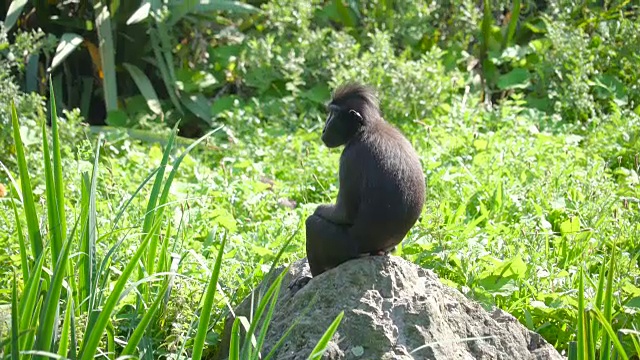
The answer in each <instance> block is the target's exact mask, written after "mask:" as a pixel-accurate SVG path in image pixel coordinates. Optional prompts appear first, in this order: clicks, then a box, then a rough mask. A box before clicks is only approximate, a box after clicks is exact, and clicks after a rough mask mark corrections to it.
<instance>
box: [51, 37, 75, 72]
mask: <svg viewBox="0 0 640 360" xmlns="http://www.w3.org/2000/svg"><path fill="white" fill-rule="evenodd" d="M83 41H84V38H83V37H82V36H80V35H78V34H74V33H64V34H62V36H61V37H60V43H58V47H57V48H56V54H55V55H54V56H53V60H51V66H50V67H49V68H48V69H47V72H49V73H51V72H52V71H53V70H55V68H57V67H58V65H60V64H61V63H62V62H63V61H64V59H66V58H67V56H69V55H70V54H71V53H72V52H73V51H74V50H75V49H76V48H77V47H78V45H80V44H82V42H83Z"/></svg>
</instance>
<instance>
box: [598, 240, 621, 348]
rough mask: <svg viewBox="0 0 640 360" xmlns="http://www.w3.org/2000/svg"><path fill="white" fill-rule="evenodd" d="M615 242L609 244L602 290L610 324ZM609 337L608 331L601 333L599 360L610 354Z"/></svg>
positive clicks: (606, 314) (605, 313) (605, 317)
mask: <svg viewBox="0 0 640 360" xmlns="http://www.w3.org/2000/svg"><path fill="white" fill-rule="evenodd" d="M616 249H617V244H616V243H615V242H614V243H613V244H611V257H610V258H609V268H608V269H607V283H606V287H605V291H604V309H603V313H604V321H606V322H607V323H608V324H611V313H612V310H613V274H614V272H615V263H616ZM611 337H615V335H609V333H608V332H604V333H603V334H602V339H601V342H600V360H608V359H609V358H610V356H611V340H613V339H611Z"/></svg>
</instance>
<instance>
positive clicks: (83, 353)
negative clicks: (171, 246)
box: [79, 222, 161, 360]
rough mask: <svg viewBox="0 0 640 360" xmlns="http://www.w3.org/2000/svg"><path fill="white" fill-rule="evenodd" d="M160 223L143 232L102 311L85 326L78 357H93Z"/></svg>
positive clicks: (86, 358) (84, 358)
mask: <svg viewBox="0 0 640 360" xmlns="http://www.w3.org/2000/svg"><path fill="white" fill-rule="evenodd" d="M160 225H161V222H157V223H156V224H155V225H154V226H153V228H152V232H149V233H147V234H145V237H144V239H143V240H142V242H141V243H140V246H139V247H138V248H137V249H136V252H135V253H134V254H133V256H132V257H131V260H130V261H129V263H128V264H127V266H126V267H125V268H124V270H123V271H122V273H121V274H120V277H119V278H118V281H117V282H116V284H115V285H114V286H113V290H112V291H111V294H109V297H108V298H107V300H106V301H105V304H104V306H103V307H102V311H100V315H98V317H97V319H96V321H95V322H94V323H93V324H92V326H91V327H90V328H89V327H88V328H87V332H86V335H85V340H84V341H83V343H82V347H81V349H80V355H79V358H80V359H82V360H90V359H93V357H94V355H95V353H96V350H97V348H98V343H99V342H100V339H101V338H102V335H103V334H104V331H105V329H106V327H107V323H108V321H109V318H110V317H111V313H112V312H113V310H114V309H115V307H116V305H117V303H118V300H119V298H120V294H122V291H123V290H124V288H125V286H126V284H127V281H128V280H129V277H130V276H131V273H132V272H133V271H134V270H135V269H136V268H137V267H138V261H139V260H140V258H141V257H142V254H143V253H144V252H145V251H146V249H147V246H148V245H149V241H150V240H151V234H152V233H154V232H155V231H156V230H157V229H158V228H159V227H160Z"/></svg>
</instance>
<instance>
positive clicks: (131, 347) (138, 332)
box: [120, 282, 169, 356]
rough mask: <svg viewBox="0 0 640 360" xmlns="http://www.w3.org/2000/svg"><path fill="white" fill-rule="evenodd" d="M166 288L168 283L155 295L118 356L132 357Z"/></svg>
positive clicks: (158, 306)
mask: <svg viewBox="0 0 640 360" xmlns="http://www.w3.org/2000/svg"><path fill="white" fill-rule="evenodd" d="M168 288H169V283H168V282H165V285H164V286H163V287H162V289H161V290H160V291H159V292H158V293H157V294H156V298H155V300H154V301H153V303H152V304H151V307H149V310H147V312H146V314H144V316H143V317H142V320H141V321H140V323H139V324H138V326H136V328H135V330H133V333H132V334H131V336H130V337H129V340H128V341H127V346H125V348H124V349H123V350H122V353H121V354H120V356H128V355H133V353H134V351H135V350H136V348H137V347H138V344H139V343H140V340H141V339H142V336H143V335H144V332H145V331H146V330H147V326H148V325H149V324H150V323H151V320H152V319H153V317H154V316H155V314H156V312H157V311H158V308H160V304H161V303H162V300H163V298H164V294H165V293H166V292H167V289H168Z"/></svg>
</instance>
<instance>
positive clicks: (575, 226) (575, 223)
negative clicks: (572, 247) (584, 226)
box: [560, 216, 580, 235]
mask: <svg viewBox="0 0 640 360" xmlns="http://www.w3.org/2000/svg"><path fill="white" fill-rule="evenodd" d="M578 231H580V219H579V218H578V217H577V216H574V217H572V218H570V219H569V220H566V221H564V222H562V223H561V224H560V232H561V233H562V235H566V234H573V233H577V232H578Z"/></svg>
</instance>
